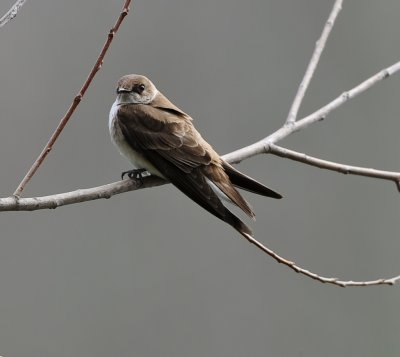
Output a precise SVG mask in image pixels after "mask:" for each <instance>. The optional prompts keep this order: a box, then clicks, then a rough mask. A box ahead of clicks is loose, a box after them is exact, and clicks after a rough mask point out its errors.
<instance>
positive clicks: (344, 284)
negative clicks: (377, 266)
mask: <svg viewBox="0 0 400 357" xmlns="http://www.w3.org/2000/svg"><path fill="white" fill-rule="evenodd" d="M247 240H248V241H249V242H250V243H253V244H254V245H255V246H256V247H257V248H259V249H260V250H262V251H263V252H265V253H266V254H268V255H269V256H270V257H272V258H274V259H275V260H276V261H277V262H278V263H281V264H284V265H286V266H287V267H289V268H290V269H292V270H294V271H295V272H296V273H299V274H302V275H305V276H308V277H309V278H311V279H314V280H318V281H320V282H321V283H325V284H332V285H337V286H340V287H343V288H345V287H347V286H371V285H394V284H395V283H396V282H398V281H399V280H400V275H398V276H395V277H393V278H389V279H377V280H368V281H353V280H339V279H338V278H326V277H324V276H321V275H318V274H315V273H313V272H311V271H309V270H307V269H304V268H302V267H300V266H298V265H296V263H295V262H292V261H290V260H287V259H285V258H283V257H281V256H280V255H278V254H276V253H275V252H274V251H273V250H271V249H269V248H267V247H266V246H265V245H263V244H262V243H260V242H259V241H258V240H256V239H255V238H251V237H249V238H247Z"/></svg>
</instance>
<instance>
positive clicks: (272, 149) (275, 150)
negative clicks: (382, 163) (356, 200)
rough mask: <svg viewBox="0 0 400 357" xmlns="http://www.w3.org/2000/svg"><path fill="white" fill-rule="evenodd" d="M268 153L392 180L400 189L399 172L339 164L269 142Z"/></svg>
mask: <svg viewBox="0 0 400 357" xmlns="http://www.w3.org/2000/svg"><path fill="white" fill-rule="evenodd" d="M268 153H269V154H273V155H276V156H280V157H283V158H286V159H290V160H294V161H298V162H302V163H303V164H307V165H311V166H315V167H318V168H320V169H325V170H331V171H337V172H340V173H342V174H346V175H358V176H365V177H373V178H377V179H382V180H389V181H393V182H394V183H395V184H396V187H397V189H398V190H399V191H400V186H399V185H400V172H394V171H383V170H375V169H372V168H366V167H359V166H350V165H344V164H339V163H337V162H332V161H327V160H322V159H319V158H317V157H313V156H309V155H306V154H302V153H299V152H297V151H293V150H289V149H286V148H283V147H281V146H278V145H275V144H269V146H268Z"/></svg>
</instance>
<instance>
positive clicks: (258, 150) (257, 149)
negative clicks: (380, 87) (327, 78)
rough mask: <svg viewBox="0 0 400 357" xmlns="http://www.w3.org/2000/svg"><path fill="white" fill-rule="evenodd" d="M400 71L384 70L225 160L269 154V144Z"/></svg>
mask: <svg viewBox="0 0 400 357" xmlns="http://www.w3.org/2000/svg"><path fill="white" fill-rule="evenodd" d="M399 71H400V61H399V62H396V63H395V64H393V65H392V66H390V67H387V68H385V69H382V70H381V71H379V72H378V73H376V74H375V75H373V76H372V77H370V78H368V79H366V80H365V81H363V82H361V83H360V84H359V85H358V86H356V87H354V88H352V89H350V90H348V91H346V92H343V93H342V94H341V95H340V96H338V97H337V98H336V99H334V100H333V101H331V102H330V103H328V104H327V105H325V106H323V107H322V108H320V109H318V110H317V111H315V112H314V113H312V114H310V115H308V116H306V117H304V118H302V119H300V120H298V121H296V122H294V123H292V124H288V125H283V126H282V127H281V128H279V129H278V130H276V131H275V132H274V133H272V134H271V135H269V136H267V137H266V138H264V139H262V140H260V141H258V142H256V143H254V144H251V145H249V146H246V147H244V148H241V149H239V150H236V151H233V152H231V153H229V154H227V155H226V156H225V159H226V160H228V161H229V162H230V163H233V164H234V163H238V162H241V161H242V160H244V159H248V158H250V157H253V156H255V155H259V154H265V153H266V152H268V146H269V144H274V143H277V142H278V141H280V140H282V139H284V138H286V137H287V136H289V135H290V134H293V133H294V132H296V131H300V130H302V129H305V128H306V127H308V126H309V125H311V124H314V123H316V122H318V121H321V120H323V119H325V118H326V117H327V116H328V114H330V113H331V112H332V111H333V110H335V109H337V108H339V107H340V106H342V105H343V104H345V103H346V102H347V101H348V100H349V99H352V98H354V97H355V96H357V95H359V94H361V93H363V92H365V91H366V90H367V89H369V88H371V87H372V86H374V85H376V84H377V83H379V82H380V81H382V80H384V79H386V78H389V77H390V76H392V75H394V74H396V73H398V72H399Z"/></svg>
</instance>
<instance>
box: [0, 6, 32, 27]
mask: <svg viewBox="0 0 400 357" xmlns="http://www.w3.org/2000/svg"><path fill="white" fill-rule="evenodd" d="M25 2H26V0H17V1H16V3H15V4H14V5H13V6H11V9H10V10H8V11H7V12H6V13H5V14H4V16H3V17H2V18H1V19H0V27H3V26H4V25H5V24H7V23H8V22H9V21H11V20H12V19H13V18H14V17H15V16H17V13H18V11H19V10H20V9H21V7H22V5H24V4H25Z"/></svg>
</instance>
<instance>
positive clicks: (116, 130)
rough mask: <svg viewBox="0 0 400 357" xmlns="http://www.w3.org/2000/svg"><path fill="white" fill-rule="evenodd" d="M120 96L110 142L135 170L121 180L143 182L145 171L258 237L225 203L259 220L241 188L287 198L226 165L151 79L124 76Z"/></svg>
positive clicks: (111, 116) (113, 114)
mask: <svg viewBox="0 0 400 357" xmlns="http://www.w3.org/2000/svg"><path fill="white" fill-rule="evenodd" d="M116 92H117V98H116V100H115V102H114V103H113V105H112V107H111V110H110V114H109V122H108V125H109V130H110V135H111V140H112V142H113V143H114V144H115V145H116V147H117V148H118V150H119V151H120V153H121V154H122V155H123V156H125V157H126V158H127V159H128V160H129V162H130V163H131V164H132V165H133V167H134V168H135V169H134V170H129V171H125V172H123V173H122V179H123V178H124V176H125V175H126V174H127V175H128V176H129V177H130V178H137V179H142V173H143V172H146V171H147V172H148V173H149V174H151V175H155V176H158V177H160V178H162V179H165V180H167V181H169V182H170V183H172V184H173V185H174V186H175V187H176V188H178V190H180V191H181V192H183V193H184V194H185V195H186V196H188V197H189V198H190V199H192V200H193V201H194V202H196V203H197V204H199V205H200V206H201V207H203V208H204V209H205V210H207V211H208V212H210V213H211V214H213V215H214V216H216V217H217V218H219V219H221V220H222V221H224V222H226V223H227V224H229V225H230V226H232V227H233V228H234V229H235V230H237V231H238V232H239V233H240V234H241V235H242V236H244V237H245V238H247V239H251V238H253V233H252V230H251V229H250V228H249V227H248V226H247V225H246V224H245V223H244V222H242V220H241V219H239V218H238V217H237V216H236V215H234V214H233V213H232V212H231V211H230V210H229V209H228V208H227V207H226V206H225V205H224V203H223V201H224V199H225V200H227V201H228V202H230V203H232V204H233V205H235V206H237V207H239V208H240V209H241V210H242V211H243V212H244V213H245V214H246V215H248V216H249V217H250V218H252V219H255V213H254V212H253V210H252V208H251V207H250V205H249V203H248V202H247V201H246V200H245V199H244V198H243V196H242V195H241V194H240V193H239V191H238V190H237V188H240V189H243V190H246V191H250V192H253V193H256V194H259V195H262V196H267V197H272V198H275V199H280V198H282V195H280V194H279V193H277V192H275V191H273V190H272V189H270V188H268V187H266V186H264V185H263V184H261V183H260V182H258V181H256V180H254V179H253V178H251V177H249V176H247V175H245V174H243V173H242V172H240V171H238V170H237V169H236V168H234V167H233V166H232V165H230V164H229V163H228V162H226V161H225V160H224V159H223V158H222V157H221V156H220V155H219V154H218V153H217V152H216V151H215V150H214V149H213V148H212V146H211V145H210V144H209V143H208V142H207V141H206V140H205V139H203V137H202V136H201V134H200V133H199V132H198V131H197V130H196V128H195V127H194V125H193V119H192V118H191V117H190V116H189V115H188V114H186V113H185V112H184V111H182V110H181V109H180V108H178V107H177V106H175V105H174V104H173V103H172V102H170V101H169V100H168V98H167V97H166V96H164V95H163V94H162V93H161V92H160V91H159V90H158V89H157V88H156V86H155V85H154V84H153V82H152V81H151V80H150V79H148V78H147V77H145V76H143V75H138V74H128V75H125V76H123V77H121V78H120V79H119V81H118V83H117V90H116Z"/></svg>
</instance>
